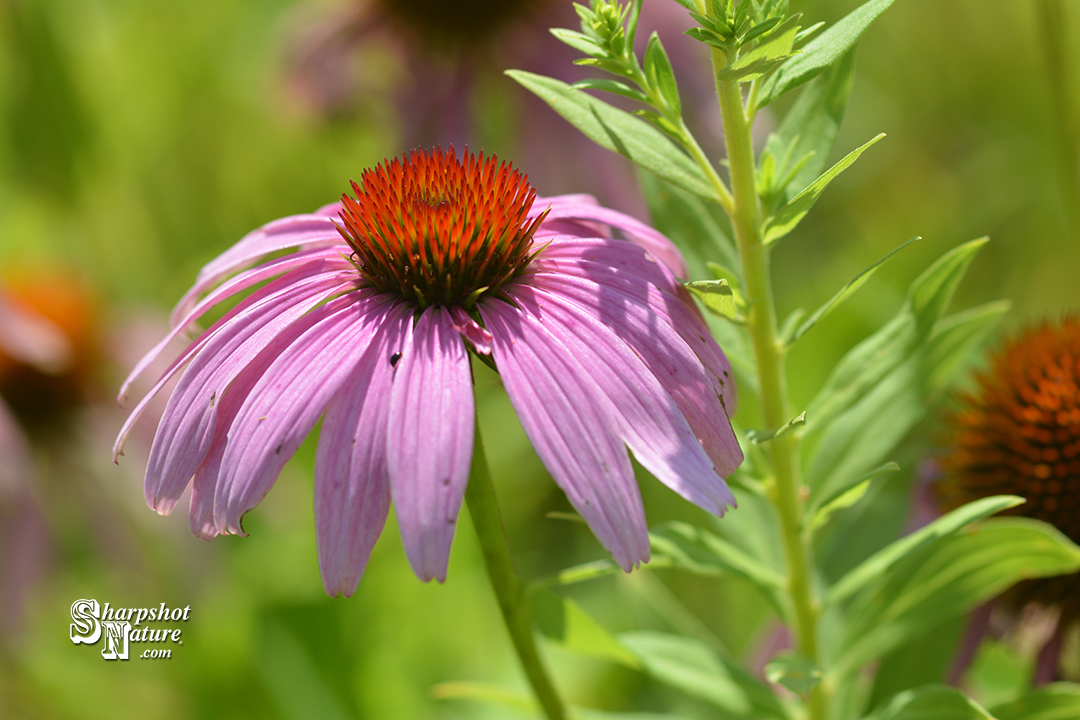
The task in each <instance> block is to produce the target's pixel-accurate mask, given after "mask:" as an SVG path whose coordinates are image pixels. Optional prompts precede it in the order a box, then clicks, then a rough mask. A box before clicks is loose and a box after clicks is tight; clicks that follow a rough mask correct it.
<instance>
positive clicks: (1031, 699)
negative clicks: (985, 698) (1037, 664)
mask: <svg viewBox="0 0 1080 720" xmlns="http://www.w3.org/2000/svg"><path fill="white" fill-rule="evenodd" d="M993 713H994V717H996V718H998V720H1076V718H1080V685H1077V684H1075V683H1053V684H1051V685H1043V686H1042V687H1038V688H1035V689H1034V690H1030V691H1029V692H1027V693H1026V694H1024V695H1021V696H1020V697H1019V698H1017V699H1016V700H1013V701H1012V702H1007V703H1004V704H1002V705H997V706H995V707H994V709H993Z"/></svg>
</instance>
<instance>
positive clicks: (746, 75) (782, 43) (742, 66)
mask: <svg viewBox="0 0 1080 720" xmlns="http://www.w3.org/2000/svg"><path fill="white" fill-rule="evenodd" d="M798 32H799V27H798V26H797V25H793V26H792V27H790V28H788V29H787V30H785V31H784V32H782V33H778V34H776V35H775V36H774V37H772V38H770V39H769V40H767V41H766V42H763V43H761V44H760V45H758V46H757V47H756V48H754V49H753V50H751V51H750V52H748V53H746V54H745V55H743V56H741V57H740V58H739V59H738V60H736V61H735V62H734V63H732V64H731V65H730V66H728V67H727V68H724V69H723V70H719V71H717V73H716V79H717V81H718V82H735V81H739V82H749V81H750V80H754V79H756V78H759V77H761V76H762V75H763V74H764V73H766V72H768V71H769V69H771V68H772V67H775V66H776V65H777V64H779V63H780V62H781V61H782V60H783V59H784V58H787V57H790V56H791V46H792V44H793V43H794V42H795V35H796V33H798Z"/></svg>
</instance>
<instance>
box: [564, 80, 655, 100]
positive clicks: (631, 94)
mask: <svg viewBox="0 0 1080 720" xmlns="http://www.w3.org/2000/svg"><path fill="white" fill-rule="evenodd" d="M570 87H571V88H572V89H574V90H603V91H604V92H609V93H615V94H616V95H622V96H623V97H628V98H630V99H631V100H637V101H639V102H648V101H649V99H648V98H647V97H645V93H643V92H641V91H640V90H638V89H636V88H632V87H630V86H629V85H627V84H626V83H621V82H619V81H617V80H607V79H604V78H591V79H589V80H579V81H578V82H576V83H574V84H573V85H571V86H570Z"/></svg>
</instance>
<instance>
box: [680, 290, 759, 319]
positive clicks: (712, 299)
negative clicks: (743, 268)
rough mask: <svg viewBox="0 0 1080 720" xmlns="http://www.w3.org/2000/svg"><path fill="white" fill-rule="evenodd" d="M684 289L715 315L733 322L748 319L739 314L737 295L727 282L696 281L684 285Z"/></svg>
mask: <svg viewBox="0 0 1080 720" xmlns="http://www.w3.org/2000/svg"><path fill="white" fill-rule="evenodd" d="M683 287H685V288H686V289H687V290H689V291H690V292H691V293H693V294H694V296H695V297H697V298H698V299H699V300H701V302H702V304H703V305H705V307H706V308H707V309H708V310H709V311H710V312H713V313H716V314H717V315H719V316H721V317H724V318H727V319H728V320H733V321H735V322H739V323H741V322H745V320H746V318H744V317H743V316H742V313H740V312H739V308H738V306H737V305H736V304H735V294H734V292H732V290H731V287H730V286H729V285H728V283H727V280H695V281H694V282H688V283H684V284H683Z"/></svg>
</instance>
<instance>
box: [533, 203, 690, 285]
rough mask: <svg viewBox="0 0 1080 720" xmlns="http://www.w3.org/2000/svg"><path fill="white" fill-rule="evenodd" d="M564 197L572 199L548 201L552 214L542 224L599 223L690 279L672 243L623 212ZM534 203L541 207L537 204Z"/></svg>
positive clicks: (681, 257) (684, 261)
mask: <svg viewBox="0 0 1080 720" xmlns="http://www.w3.org/2000/svg"><path fill="white" fill-rule="evenodd" d="M567 197H571V198H572V197H574V196H564V197H563V198H562V199H560V201H559V202H552V200H553V199H552V198H549V199H548V202H549V204H550V207H551V212H550V213H549V214H548V216H547V219H546V220H545V221H544V225H546V224H547V223H549V222H557V221H563V220H576V221H581V222H599V223H603V224H605V225H609V226H611V227H613V228H615V229H617V230H620V231H622V233H623V234H624V235H625V236H626V239H627V240H629V241H631V242H633V243H636V244H638V245H640V246H641V247H643V248H645V249H646V250H647V251H648V252H649V253H651V254H652V255H653V257H655V258H656V259H658V260H660V261H661V262H663V263H664V264H665V265H667V266H668V267H669V268H670V269H671V271H672V272H673V273H675V275H676V276H678V277H682V278H685V277H689V275H690V271H689V268H687V266H686V260H685V259H684V258H683V256H682V253H680V252H679V249H678V248H677V247H675V243H673V242H671V240H668V239H667V237H665V236H664V235H663V234H661V233H660V232H658V231H656V230H654V229H653V228H651V227H649V226H648V225H646V224H645V223H643V222H641V221H640V220H637V219H635V218H632V217H630V216H629V215H626V214H625V213H621V212H618V211H616V210H609V209H608V208H605V207H602V206H600V205H597V204H596V203H595V202H589V201H588V200H566V199H565V198H567ZM586 197H587V196H586ZM589 199H590V200H591V198H589ZM535 204H536V205H537V206H540V205H539V201H538V202H537V203H535ZM541 207H542V206H541ZM537 236H538V237H543V225H542V226H541V230H540V231H538V232H537Z"/></svg>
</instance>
